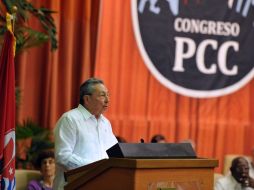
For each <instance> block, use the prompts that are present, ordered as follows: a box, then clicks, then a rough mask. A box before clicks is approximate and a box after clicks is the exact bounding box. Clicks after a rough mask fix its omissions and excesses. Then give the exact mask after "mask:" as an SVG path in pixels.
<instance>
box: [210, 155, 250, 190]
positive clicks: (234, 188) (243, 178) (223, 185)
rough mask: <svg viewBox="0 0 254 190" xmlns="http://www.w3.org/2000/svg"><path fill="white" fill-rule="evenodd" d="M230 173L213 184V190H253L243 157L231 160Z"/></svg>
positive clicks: (246, 163) (247, 166)
mask: <svg viewBox="0 0 254 190" xmlns="http://www.w3.org/2000/svg"><path fill="white" fill-rule="evenodd" d="M230 171H231V173H229V174H228V175H227V176H225V177H222V178H219V179H218V180H217V181H216V182H215V187H214V189H215V190H243V189H244V190H253V188H254V179H253V178H251V177H250V176H249V164H248V161H247V160H246V159H245V158H244V157H237V158H235V159H233V161H232V164H231V167H230Z"/></svg>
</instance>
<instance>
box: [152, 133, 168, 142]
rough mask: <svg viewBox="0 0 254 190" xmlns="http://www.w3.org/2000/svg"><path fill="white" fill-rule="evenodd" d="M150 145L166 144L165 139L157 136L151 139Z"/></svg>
mask: <svg viewBox="0 0 254 190" xmlns="http://www.w3.org/2000/svg"><path fill="white" fill-rule="evenodd" d="M151 143H166V138H165V137H164V136H163V135H161V134H157V135H154V136H153V137H152V139H151Z"/></svg>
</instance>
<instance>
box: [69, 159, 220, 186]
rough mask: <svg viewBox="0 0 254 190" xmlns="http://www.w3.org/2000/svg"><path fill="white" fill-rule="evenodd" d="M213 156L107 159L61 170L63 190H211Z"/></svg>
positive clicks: (214, 163) (216, 162) (215, 162)
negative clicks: (207, 157) (63, 172)
mask: <svg viewBox="0 0 254 190" xmlns="http://www.w3.org/2000/svg"><path fill="white" fill-rule="evenodd" d="M216 166H218V160H215V159H203V158H195V159H134V158H133V159H128V158H110V159H105V160H100V161H98V162H94V163H92V164H89V165H87V166H83V167H80V168H77V169H74V170H71V171H68V172H66V173H65V178H66V181H67V185H66V186H65V190H72V189H84V190H178V189H183V190H213V178H214V167H216Z"/></svg>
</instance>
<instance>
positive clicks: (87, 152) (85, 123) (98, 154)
mask: <svg viewBox="0 0 254 190" xmlns="http://www.w3.org/2000/svg"><path fill="white" fill-rule="evenodd" d="M54 132H55V133H54V135H55V160H56V177H55V180H54V187H53V189H54V190H60V189H64V185H65V184H66V183H65V181H64V171H67V170H71V169H74V168H77V167H80V166H83V165H86V164H89V163H92V162H95V161H98V160H101V159H104V158H108V155H107V153H106V150H107V149H109V148H110V147H111V146H113V145H114V144H116V143H117V139H116V137H115V136H114V134H113V132H112V128H111V124H110V122H109V120H108V119H106V118H105V117H104V116H103V115H101V116H100V117H99V119H96V118H95V116H94V115H92V114H91V113H89V112H88V111H87V110H86V109H85V108H84V107H83V106H82V105H79V106H78V107H77V108H76V109H73V110H71V111H69V112H66V113H64V114H63V116H62V117H61V118H60V119H59V120H58V122H57V124H56V127H55V131H54Z"/></svg>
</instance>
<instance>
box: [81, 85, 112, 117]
mask: <svg viewBox="0 0 254 190" xmlns="http://www.w3.org/2000/svg"><path fill="white" fill-rule="evenodd" d="M93 89H94V91H93V93H92V94H91V95H86V96H87V97H85V102H86V107H87V109H88V111H89V112H90V113H91V114H93V115H95V116H96V117H97V118H98V117H99V116H100V115H101V114H102V113H103V112H104V111H106V109H107V108H108V104H109V93H108V89H107V88H106V87H105V86H104V85H103V84H96V85H94V86H93Z"/></svg>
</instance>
